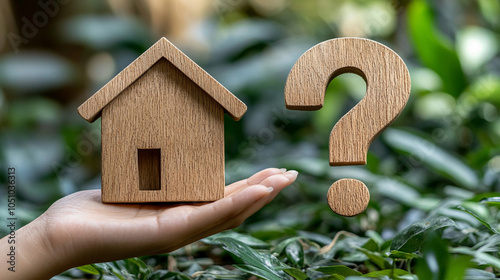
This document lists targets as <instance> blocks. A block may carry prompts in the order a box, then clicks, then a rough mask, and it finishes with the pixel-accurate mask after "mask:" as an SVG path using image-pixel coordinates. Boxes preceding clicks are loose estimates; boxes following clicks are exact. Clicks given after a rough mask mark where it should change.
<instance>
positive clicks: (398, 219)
mask: <svg viewBox="0 0 500 280" xmlns="http://www.w3.org/2000/svg"><path fill="white" fill-rule="evenodd" d="M47 3H48V4H47ZM499 30H500V2H498V1H497V0H477V1H472V0H460V1H456V0H442V1H424V0H414V1H410V0H407V1H405V0H400V1H397V0H393V1H389V0H351V1H347V0H336V1H330V0H310V1H300V0H274V1H266V0H248V1H245V0H213V1H210V0H194V1H186V0H168V1H162V0H140V1H139V0H138V1H128V0H107V1H97V0H89V1H76V0H73V1H72V0H64V1H63V0H60V1H56V0H52V1H49V0H47V1H40V2H39V1H21V0H18V1H6V0H5V1H1V2H0V127H1V134H0V147H1V148H0V170H4V172H0V181H1V182H2V185H3V186H6V184H5V182H6V175H7V168H8V167H15V168H16V173H17V195H18V206H17V216H18V218H19V219H20V221H21V222H22V223H23V224H24V223H28V222H30V221H31V220H33V219H35V218H36V217H37V216H38V215H40V214H41V213H42V212H43V211H44V210H46V209H47V208H48V207H49V206H50V205H51V204H52V203H53V202H54V201H55V200H57V199H58V198H60V197H62V196H65V195H68V194H70V193H73V192H76V191H78V190H84V189H94V188H100V120H98V121H96V122H95V123H93V124H89V123H87V122H85V121H84V120H83V119H82V118H80V116H79V115H78V114H77V112H76V108H77V107H78V106H79V105H80V104H81V103H83V102H84V101H85V100H86V99H87V98H88V97H89V96H91V95H92V94H93V93H94V92H96V91H97V90H98V89H99V88H100V87H102V86H103V85H104V84H105V83H107V82H108V81H109V80H110V79H111V78H112V77H114V75H116V74H117V73H119V72H120V71H121V70H122V69H123V68H124V67H126V66H127V65H128V64H129V63H130V62H132V61H133V60H134V59H135V58H137V57H138V56H139V55H140V54H141V53H142V52H144V51H145V50H146V49H147V48H148V47H149V46H151V45H152V44H153V43H154V42H156V41H157V40H158V38H160V37H162V36H165V37H166V38H168V39H169V40H170V41H172V42H173V43H174V44H176V45H177V46H178V47H179V48H180V49H181V50H182V51H183V52H185V53H186V54H187V55H188V56H190V57H191V58H192V59H193V60H194V61H195V62H197V63H198V64H199V65H200V66H202V67H203V68H204V69H205V70H206V71H207V72H209V73H210V74H211V75H212V76H214V77H215V78H216V79H217V80H219V81H220V82H221V83H222V84H223V85H224V86H225V87H227V88H228V89H229V90H230V91H231V92H233V93H234V94H235V95H236V96H238V98H240V99H241V100H242V101H243V102H245V103H246V104H247V106H248V111H247V113H246V115H245V116H244V117H243V118H242V119H241V121H239V122H234V121H233V120H231V119H230V118H228V117H226V119H225V136H226V137H225V144H226V183H231V182H234V181H236V180H239V179H242V178H245V177H247V176H249V175H251V174H253V173H254V172H256V171H258V170H261V169H264V168H267V167H282V168H288V169H296V170H298V171H299V172H300V175H299V178H298V180H297V183H295V184H294V185H292V186H291V187H289V188H288V189H286V190H285V191H284V192H283V193H282V194H281V195H280V196H279V197H278V198H277V199H276V200H275V201H273V203H272V204H270V205H268V206H266V207H265V208H264V209H263V210H261V211H260V212H258V213H257V214H256V215H254V216H253V217H251V218H250V219H249V220H248V221H247V222H246V223H244V224H243V225H242V226H241V227H239V228H238V229H237V232H239V234H242V235H245V236H251V237H254V238H259V239H260V240H264V241H265V242H268V243H269V244H272V245H276V243H277V242H278V241H280V240H282V239H284V238H285V237H290V236H302V237H303V238H309V240H315V242H316V243H317V244H327V243H329V242H330V241H331V239H332V238H333V237H334V236H335V235H336V234H337V233H338V232H340V231H346V232H349V233H351V234H356V235H357V236H359V237H362V238H365V239H366V238H368V239H370V238H371V239H374V240H375V239H376V240H382V241H390V240H392V239H393V238H394V237H395V236H396V235H397V234H398V233H401V232H402V230H403V229H404V228H405V227H407V226H409V225H411V224H414V223H417V222H420V221H423V220H425V219H429V218H433V217H441V218H443V217H445V218H447V219H448V220H447V222H448V221H449V220H451V221H452V222H453V226H449V224H447V226H446V227H447V228H446V230H445V231H444V232H443V233H442V235H440V239H443V240H447V241H446V242H447V243H446V244H447V245H446V246H445V247H443V248H444V249H443V250H445V251H446V253H449V254H451V255H453V254H456V253H457V248H470V249H471V250H472V251H473V252H472V253H471V252H469V253H470V254H468V255H470V256H471V258H472V257H474V259H473V261H471V262H470V263H469V264H468V265H467V266H468V267H470V270H468V272H467V273H469V274H468V275H473V274H471V273H473V272H474V270H472V269H476V270H482V271H484V272H485V273H486V272H487V273H490V274H488V275H489V276H488V275H487V276H484V277H493V278H494V277H495V274H496V273H497V272H498V270H499V269H500V265H499V264H500V259H498V249H497V247H498V244H499V243H500V238H498V235H497V234H496V229H497V228H498V215H497V213H498V209H497V206H498V201H500V200H495V197H498V196H500V194H498V192H500V184H499V174H500V173H499V172H500V145H499V140H500V119H499V118H498V113H499V112H498V109H499V107H498V106H499V105H500V56H499V44H500V34H499ZM346 36H350V37H364V38H370V39H373V40H376V41H378V42H381V43H383V44H385V45H387V46H389V47H390V48H392V49H393V50H394V51H395V52H397V53H398V54H399V55H400V56H401V57H402V58H403V60H404V61H405V62H406V64H407V66H408V68H409V70H410V74H411V79H412V95H411V98H410V101H409V103H408V105H407V107H406V108H405V110H404V111H403V113H402V115H401V116H400V117H399V118H398V119H397V121H396V122H394V123H393V124H392V125H391V126H390V128H389V129H387V130H386V131H385V132H383V133H382V134H381V135H380V137H379V138H377V139H376V140H375V141H374V143H373V144H372V145H371V148H370V152H369V154H368V164H367V165H366V166H347V167H330V166H329V165H328V137H329V133H330V131H331V129H332V127H333V125H334V124H335V122H336V121H337V120H338V119H339V118H340V117H341V116H342V115H343V114H345V113H346V112H347V111H348V110H349V109H350V108H352V107H353V106H354V105H355V104H356V103H357V102H359V100H361V98H362V97H363V95H364V92H365V87H366V85H365V83H364V81H363V79H362V78H360V77H359V76H357V75H354V74H344V75H341V76H339V77H337V78H336V79H334V80H333V81H332V82H331V83H330V85H329V86H328V88H327V90H326V99H325V106H324V107H323V108H322V109H321V110H318V111H314V112H300V111H290V110H287V109H285V106H284V92H283V89H284V84H285V81H286V77H287V75H288V72H289V71H290V69H291V67H292V65H293V64H294V62H295V61H296V60H297V59H298V58H299V57H300V55H301V54H302V53H303V52H304V51H306V50H307V49H308V48H310V47H312V46H313V45H315V44H317V43H320V42H322V41H324V40H327V39H331V38H337V37H346ZM346 177H352V178H358V179H361V180H362V181H364V182H365V183H366V184H367V186H368V188H369V189H370V192H371V201H370V204H369V207H368V209H367V210H366V211H365V212H364V213H363V214H361V215H359V216H357V217H354V218H343V217H339V216H337V215H335V214H334V213H333V212H331V210H330V209H329V208H328V205H327V203H326V193H327V189H328V188H329V186H330V185H331V184H332V183H333V182H334V181H335V180H337V179H340V178H346ZM5 196H6V188H5V187H2V188H1V189H0V197H5ZM484 198H489V200H487V201H483V202H479V201H480V200H481V199H484ZM457 206H461V207H462V208H463V209H462V208H460V207H458V208H457ZM464 209H465V210H464ZM4 210H5V211H4ZM7 214H8V213H7V206H6V199H1V200H0V220H5V219H6V217H7ZM443 227H445V226H444V225H443ZM0 234H1V235H2V236H3V235H5V234H7V232H6V228H5V227H0ZM365 239H363V240H365ZM486 240H490V241H491V240H493V241H494V242H493V241H491V242H493V243H491V242H490V243H488V247H487V248H486V249H484V250H482V251H481V252H482V253H484V254H487V255H488V256H490V257H491V258H493V259H494V261H491V259H490V262H491V263H493V264H491V263H488V261H487V260H482V259H481V258H480V256H479V257H478V255H475V253H474V252H478V251H479V250H480V249H481V247H474V245H477V244H481V242H483V241H486ZM389 243H390V242H389ZM381 244H383V242H382V243H381ZM304 248H305V247H304ZM440 248H441V247H440ZM386 249H387V248H386ZM200 250H201V249H200ZM206 250H208V249H206ZM339 250H340V249H339ZM346 250H347V249H346ZM454 250H455V251H454ZM340 251H341V250H340ZM340 251H339V252H340ZM379 251H380V252H378V253H380V254H383V253H384V247H383V246H381V247H380V248H379ZM414 251H415V252H416V253H418V254H423V253H422V252H423V251H422V250H419V248H416V249H415V250H414ZM182 252H183V251H182ZM182 252H181V253H178V256H177V257H178V258H181V259H182V258H185V257H186V254H187V253H185V252H183V253H182ZM346 252H348V251H346ZM464 252H465V251H463V252H461V253H460V254H463V255H467V253H464ZM337 253H338V252H337ZM200 254H202V255H203V254H205V253H203V252H201V253H200ZM424 255H425V254H424ZM172 256H173V257H174V258H175V257H176V255H175V254H174V255H170V257H172ZM189 257H190V259H191V260H193V259H195V260H196V259H197V255H191V256H189ZM335 257H336V258H340V257H339V255H335ZM188 259H189V258H188ZM366 259H368V261H369V257H366V256H365V260H361V259H360V260H361V261H359V262H358V265H360V264H363V263H364V262H366V261H367V260H366ZM155 261H157V262H158V263H161V260H158V259H156V260H155ZM214 262H215V263H217V261H215V260H214V259H213V258H212V262H210V261H209V264H214ZM359 263H360V264H359ZM495 263H496V266H495V265H494V264H495ZM198 265H200V264H199V263H198ZM205 265H206V264H205ZM481 265H482V266H481ZM366 266H367V265H366ZM200 267H203V268H205V267H206V266H204V265H203V263H202V264H201V266H200ZM367 267H369V266H367ZM302 268H304V267H302ZM358 268H359V267H358ZM376 268H377V267H376V266H374V268H373V270H376ZM172 269H174V270H175V271H183V269H186V268H185V267H182V266H181V267H175V268H172ZM378 269H382V268H381V267H380V266H379V267H378ZM365 271H370V269H367V270H365ZM74 273H76V274H78V273H77V272H73V274H71V275H76V274H74ZM478 273H479V272H478ZM71 275H70V273H68V274H67V275H66V277H72V276H71ZM61 277H62V276H61ZM75 277H76V276H75ZM79 277H82V276H81V275H80V276H79ZM471 277H473V276H471ZM493 278H481V279H493ZM61 279H62V278H61ZM134 279H135V278H134ZM138 279H139V278H138ZM141 279H142V278H141ZM144 279H145V278H144ZM162 279H163V278H162ZM165 279H167V278H165ZM172 279H173V278H172ZM179 279H180V278H179ZM335 279H337V278H335ZM407 279H415V278H407ZM421 279H425V278H421ZM427 279H431V278H427ZM434 279H445V278H434ZM446 279H448V278H446ZM450 279H452V278H450ZM453 279H454V278H453ZM457 279H458V278H457ZM470 279H479V278H474V277H473V278H470Z"/></svg>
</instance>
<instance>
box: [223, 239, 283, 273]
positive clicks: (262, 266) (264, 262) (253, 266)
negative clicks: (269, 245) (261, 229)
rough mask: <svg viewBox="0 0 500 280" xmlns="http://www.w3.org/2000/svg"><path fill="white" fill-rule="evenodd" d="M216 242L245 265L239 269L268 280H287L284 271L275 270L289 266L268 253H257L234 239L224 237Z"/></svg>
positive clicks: (239, 266)
mask: <svg viewBox="0 0 500 280" xmlns="http://www.w3.org/2000/svg"><path fill="white" fill-rule="evenodd" d="M216 241H217V242H220V243H221V244H223V245H224V246H223V248H224V249H225V250H226V251H228V252H230V253H232V254H233V255H234V256H236V257H237V258H238V259H239V260H240V261H241V262H244V263H245V264H244V265H238V268H239V269H241V270H242V271H245V272H247V273H250V274H253V275H256V276H258V277H263V278H264V279H268V280H282V279H287V275H286V274H285V273H284V272H283V271H281V270H276V269H275V268H276V267H287V266H286V265H285V264H283V263H281V262H280V261H279V260H278V259H276V257H274V256H273V255H271V254H269V253H268V252H265V253H260V252H257V251H255V250H254V249H252V248H251V247H250V246H248V245H246V244H245V243H243V242H240V241H238V240H236V239H233V238H228V237H223V238H218V239H216Z"/></svg>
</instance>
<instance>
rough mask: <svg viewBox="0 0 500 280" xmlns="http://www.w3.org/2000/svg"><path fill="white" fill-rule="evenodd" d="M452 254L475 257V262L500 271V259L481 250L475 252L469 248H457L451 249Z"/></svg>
mask: <svg viewBox="0 0 500 280" xmlns="http://www.w3.org/2000/svg"><path fill="white" fill-rule="evenodd" d="M450 253H456V254H464V255H469V256H473V257H474V260H475V261H477V262H479V263H485V264H488V265H491V266H493V267H495V268H496V269H500V259H498V258H496V257H494V256H492V255H490V254H487V253H485V252H482V251H480V250H474V249H471V248H468V247H457V248H450Z"/></svg>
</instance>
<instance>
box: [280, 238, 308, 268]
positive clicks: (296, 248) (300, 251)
mask: <svg viewBox="0 0 500 280" xmlns="http://www.w3.org/2000/svg"><path fill="white" fill-rule="evenodd" d="M285 254H286V257H287V258H288V260H289V261H290V262H291V263H292V264H293V265H294V266H296V267H299V268H302V267H303V266H304V248H302V245H300V243H299V242H292V243H290V244H289V245H288V246H286V249H285Z"/></svg>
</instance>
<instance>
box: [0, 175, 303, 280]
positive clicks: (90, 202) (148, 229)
mask: <svg viewBox="0 0 500 280" xmlns="http://www.w3.org/2000/svg"><path fill="white" fill-rule="evenodd" d="M296 177H297V172H296V171H288V172H285V171H284V170H280V169H275V168H270V169H266V170H263V171H261V172H259V173H256V174H255V175H253V176H252V177H250V178H248V179H246V180H242V181H239V182H236V183H234V184H231V185H230V186H227V187H226V189H225V197H224V198H223V199H220V200H218V201H215V202H212V203H203V204H201V203H200V204H182V205H179V204H103V203H102V202H101V194H100V190H91V191H81V192H77V193H74V194H71V195H68V196H66V197H64V198H61V199H60V200H58V201H57V202H55V203H54V204H53V205H52V206H51V207H50V208H49V209H48V210H47V211H46V212H45V213H43V214H42V215H41V216H40V217H38V218H37V219H36V220H35V221H33V222H32V223H30V224H28V225H26V226H25V227H23V228H21V229H19V230H18V232H17V235H18V237H17V239H18V240H23V242H22V244H20V245H18V246H17V254H18V264H19V266H18V267H17V271H16V272H15V273H12V277H10V278H9V279H12V280H15V279H48V278H50V277H51V276H53V275H56V274H58V273H60V272H62V271H64V270H66V269H69V268H71V267H75V266H80V265H84V264H88V263H97V262H106V261H112V260H117V259H124V258H130V257H135V256H143V255H155V254H160V253H167V252H171V251H173V250H175V249H178V248H180V247H183V246H185V245H187V244H190V243H192V242H194V241H196V240H199V239H201V238H204V237H207V236H210V235H212V234H215V233H218V232H220V231H223V230H226V229H230V228H234V227H237V226H238V225H240V224H241V223H242V222H243V221H244V220H245V219H246V218H248V217H249V216H250V215H252V214H253V213H255V212H257V210H259V209H260V208H262V207H263V206H264V205H266V204H267V203H269V202H270V201H271V200H272V199H273V198H274V197H275V196H276V195H277V194H278V193H279V192H280V191H281V190H283V189H284V188H285V187H286V186H288V185H290V184H291V183H293V182H294V181H295V179H296ZM0 248H1V249H2V251H1V252H4V250H3V249H4V248H5V250H7V248H8V245H7V240H6V238H3V239H1V240H0ZM4 265H5V264H1V265H0V267H2V266H4Z"/></svg>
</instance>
